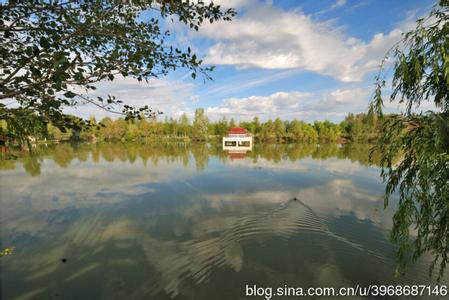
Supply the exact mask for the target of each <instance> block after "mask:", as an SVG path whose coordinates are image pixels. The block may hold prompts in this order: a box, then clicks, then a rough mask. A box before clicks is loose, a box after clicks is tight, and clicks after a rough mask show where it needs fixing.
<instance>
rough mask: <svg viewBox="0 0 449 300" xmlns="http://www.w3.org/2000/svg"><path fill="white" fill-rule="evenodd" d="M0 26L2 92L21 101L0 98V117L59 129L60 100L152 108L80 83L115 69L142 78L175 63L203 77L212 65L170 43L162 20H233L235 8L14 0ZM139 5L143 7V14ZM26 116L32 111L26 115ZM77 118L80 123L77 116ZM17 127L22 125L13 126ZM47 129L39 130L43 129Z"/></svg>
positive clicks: (127, 111) (137, 111)
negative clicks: (92, 92) (95, 93)
mask: <svg viewBox="0 0 449 300" xmlns="http://www.w3.org/2000/svg"><path fill="white" fill-rule="evenodd" d="M0 10H1V15H2V18H1V20H0V32H1V36H2V43H1V45H0V55H1V57H2V62H8V63H7V64H3V63H2V65H1V68H0V76H1V77H0V100H1V101H2V102H4V101H8V102H10V101H11V99H13V100H15V101H16V102H17V103H18V105H19V108H15V109H11V108H8V107H7V106H6V105H5V104H4V103H0V119H4V120H6V121H8V123H9V122H10V121H11V120H18V119H19V118H20V119H26V121H23V122H22V121H20V120H18V121H17V122H16V123H17V125H20V124H22V123H23V124H24V126H25V125H26V126H28V123H29V122H33V123H40V125H39V126H37V125H36V126H34V128H37V129H39V128H46V124H47V123H49V122H52V123H53V125H54V126H57V127H59V128H60V129H62V128H66V127H73V126H75V124H73V122H72V121H73V118H67V117H66V116H65V115H64V113H63V108H64V107H67V106H77V105H79V104H81V103H89V104H91V105H94V106H98V107H101V108H103V109H106V110H109V111H111V112H114V113H118V114H123V115H125V116H126V117H127V118H134V117H141V116H142V115H145V116H154V115H155V114H157V113H158V112H157V111H156V110H154V109H151V108H149V107H147V106H145V107H142V108H135V107H131V106H129V105H126V104H124V105H123V107H121V108H120V109H119V107H120V106H121V104H120V103H122V102H121V100H119V99H116V98H115V97H114V96H113V95H108V97H107V98H106V99H103V98H101V97H97V98H95V97H91V96H89V95H88V94H86V93H81V92H79V91H85V90H92V89H95V86H94V84H95V83H97V82H99V81H102V80H114V79H115V78H116V77H117V76H119V75H120V76H123V77H127V76H130V77H133V78H136V79H137V80H139V81H141V80H148V79H150V78H157V77H159V76H164V75H166V74H167V73H168V72H169V71H171V70H174V69H176V68H179V67H183V68H187V69H190V70H191V72H192V73H191V75H192V77H193V78H195V77H196V76H197V74H202V75H204V76H205V78H209V75H208V73H209V71H212V69H213V67H203V66H202V65H201V64H202V61H201V60H200V59H198V57H197V56H196V54H195V53H193V52H192V51H191V49H190V48H189V47H187V49H178V48H176V47H174V46H173V45H171V44H170V41H172V40H173V39H171V38H170V31H163V30H162V25H161V24H160V20H161V18H162V19H166V18H177V19H179V21H180V22H182V23H184V24H186V25H187V26H189V27H190V28H192V29H194V30H198V28H199V26H200V25H201V24H202V23H203V22H204V21H209V22H211V23H212V22H214V21H218V20H227V21H228V20H231V18H232V17H233V16H234V15H235V11H234V9H228V10H222V9H221V8H220V6H219V5H215V4H213V3H212V2H211V3H207V4H206V3H203V2H201V1H192V2H191V1H169V0H147V1H132V4H129V2H127V1H14V0H11V1H9V2H7V3H2V4H1V6H0ZM143 12H145V14H142V13H143ZM31 119H33V120H32V121H31ZM76 125H79V124H76ZM12 129H14V130H15V134H16V135H22V134H27V133H28V132H25V131H26V129H23V128H16V127H15V126H13V127H12ZM42 133H43V134H46V132H45V130H42Z"/></svg>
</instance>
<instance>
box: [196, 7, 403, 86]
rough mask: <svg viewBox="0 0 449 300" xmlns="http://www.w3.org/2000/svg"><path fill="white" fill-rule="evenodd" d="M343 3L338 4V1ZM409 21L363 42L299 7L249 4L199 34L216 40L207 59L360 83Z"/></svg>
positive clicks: (221, 62) (397, 38) (377, 63)
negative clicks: (229, 19) (241, 12)
mask: <svg viewBox="0 0 449 300" xmlns="http://www.w3.org/2000/svg"><path fill="white" fill-rule="evenodd" d="M337 3H340V4H341V3H342V2H337ZM409 26H410V22H409V20H407V22H405V23H404V24H402V26H399V27H398V28H396V29H394V30H392V31H391V32H389V33H387V34H384V33H379V34H376V35H374V37H373V38H372V39H371V40H370V41H369V42H365V41H362V40H359V39H356V38H354V37H348V36H346V35H345V33H344V32H343V29H341V28H339V27H337V26H336V25H335V23H334V22H331V21H328V22H318V21H316V20H313V19H312V18H311V17H310V16H307V15H305V14H303V13H302V12H298V11H282V10H280V9H278V8H276V7H273V6H269V5H254V6H252V7H251V9H250V10H248V11H247V12H246V14H244V15H243V16H242V17H237V18H235V19H234V20H233V21H232V22H230V23H228V22H218V23H213V24H205V25H204V26H202V27H201V28H200V31H199V33H198V35H199V36H201V37H205V38H209V39H212V40H215V41H216V42H215V44H213V45H212V46H211V47H209V48H208V50H207V56H206V59H205V62H206V63H210V64H228V65H236V66H238V67H251V66H252V67H258V68H265V69H278V68H279V69H304V70H307V71H312V72H316V73H319V74H322V75H328V76H332V77H334V78H336V79H339V80H341V81H344V82H351V81H361V80H362V79H363V77H364V75H365V74H366V73H367V72H370V71H373V70H375V69H377V67H378V65H379V62H380V61H381V59H382V58H383V56H384V55H385V53H386V51H387V50H388V49H389V48H390V47H391V46H392V45H393V44H394V43H395V42H396V41H398V40H399V39H400V38H401V33H402V31H403V29H404V28H408V27H409Z"/></svg>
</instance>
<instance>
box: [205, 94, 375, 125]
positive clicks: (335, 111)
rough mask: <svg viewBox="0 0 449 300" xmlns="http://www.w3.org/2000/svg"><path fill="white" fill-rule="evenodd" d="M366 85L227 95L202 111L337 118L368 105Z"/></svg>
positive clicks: (264, 116) (245, 115) (238, 115)
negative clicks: (320, 90) (312, 91)
mask: <svg viewBox="0 0 449 300" xmlns="http://www.w3.org/2000/svg"><path fill="white" fill-rule="evenodd" d="M369 96H370V89H365V88H350V89H337V90H333V91H326V92H323V93H306V92H300V91H292V92H277V93H273V94H271V95H268V96H250V97H244V98H228V99H225V100H224V101H223V102H222V103H221V104H220V105H218V106H214V107H209V108H208V109H206V113H207V115H208V116H209V117H211V118H212V119H216V118H220V117H222V116H226V117H227V118H230V117H234V118H236V119H237V120H247V119H251V118H253V117H254V116H259V117H260V118H261V119H262V120H266V119H268V118H271V119H274V118H276V117H280V118H281V119H293V118H298V119H301V120H306V121H313V120H316V119H330V120H341V119H343V118H344V116H345V115H347V113H348V112H354V113H357V112H363V111H366V109H367V107H368V100H369Z"/></svg>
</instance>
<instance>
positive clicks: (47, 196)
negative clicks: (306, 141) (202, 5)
mask: <svg viewBox="0 0 449 300" xmlns="http://www.w3.org/2000/svg"><path fill="white" fill-rule="evenodd" d="M35 152H36V153H35V154H34V155H33V156H30V155H26V154H24V153H14V155H15V157H14V159H10V160H3V161H0V192H1V194H0V196H1V204H0V211H1V215H0V222H1V243H0V246H1V247H2V248H4V247H7V246H15V247H16V248H15V252H14V254H12V255H10V256H6V257H2V258H1V259H0V267H1V285H2V286H1V296H2V297H1V298H2V299H16V298H17V299H171V298H175V299H248V298H247V297H245V286H246V285H255V284H256V285H257V286H261V287H273V288H277V287H284V286H285V285H287V286H289V287H324V286H331V287H342V286H356V285H357V284H360V285H368V284H405V283H408V284H430V283H433V281H432V280H431V279H429V278H428V276H427V265H428V264H427V262H426V259H423V260H421V261H420V262H418V263H417V264H416V265H414V266H413V267H412V268H411V269H410V271H409V273H408V274H407V275H406V276H405V277H402V278H399V279H397V278H394V276H393V273H394V269H395V249H394V247H393V246H392V245H391V243H390V242H389V229H390V228H391V224H392V214H393V210H392V209H393V208H394V207H392V208H389V209H387V210H384V209H383V200H382V197H381V196H382V192H383V188H384V186H383V184H382V183H381V181H380V180H379V177H378V176H379V170H378V168H377V167H374V166H368V164H367V162H368V154H369V147H368V146H364V145H352V146H338V145H322V146H317V145H264V146H263V145H259V146H257V147H255V149H253V151H252V152H250V153H247V154H246V155H245V156H243V155H240V154H229V153H226V152H224V151H222V150H221V149H219V148H217V146H215V145H210V144H209V145H206V144H193V145H190V146H189V145H184V144H168V145H131V144H97V145H88V144H81V145H69V144H60V145H56V146H48V147H45V146H42V147H39V148H37V149H36V151H35ZM295 199H296V200H295ZM64 259H65V260H66V261H65V262H63V260H64ZM448 282H449V280H448V277H447V276H446V277H445V278H444V279H443V282H442V283H446V284H447V283H448ZM252 299H262V298H261V297H259V298H252ZM273 299H278V298H276V297H274V298H273ZM284 299H288V298H284ZM290 299H291V298H290Z"/></svg>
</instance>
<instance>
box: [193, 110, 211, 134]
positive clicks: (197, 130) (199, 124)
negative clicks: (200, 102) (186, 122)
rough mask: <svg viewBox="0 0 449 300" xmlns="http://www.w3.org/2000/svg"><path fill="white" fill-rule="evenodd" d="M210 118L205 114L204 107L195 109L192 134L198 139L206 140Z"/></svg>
mask: <svg viewBox="0 0 449 300" xmlns="http://www.w3.org/2000/svg"><path fill="white" fill-rule="evenodd" d="M208 125H209V120H208V119H207V116H206V115H205V114H204V109H203V108H197V109H196V110H195V119H194V120H193V127H192V136H193V138H194V139H196V140H198V141H204V140H206V139H207V136H208Z"/></svg>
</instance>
